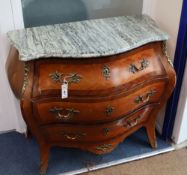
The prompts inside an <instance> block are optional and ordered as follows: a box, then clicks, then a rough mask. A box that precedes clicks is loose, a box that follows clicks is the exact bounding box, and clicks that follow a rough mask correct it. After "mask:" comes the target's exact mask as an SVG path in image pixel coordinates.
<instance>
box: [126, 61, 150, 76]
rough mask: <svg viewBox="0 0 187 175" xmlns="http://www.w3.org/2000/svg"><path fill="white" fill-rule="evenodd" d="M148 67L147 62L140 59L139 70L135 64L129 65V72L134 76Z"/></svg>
mask: <svg viewBox="0 0 187 175" xmlns="http://www.w3.org/2000/svg"><path fill="white" fill-rule="evenodd" d="M148 66H149V61H148V60H146V59H142V60H141V61H140V67H139V68H138V67H137V66H136V65H135V64H130V66H129V71H130V72H131V73H133V74H134V73H136V72H140V71H142V70H144V69H146V68H147V67H148Z"/></svg>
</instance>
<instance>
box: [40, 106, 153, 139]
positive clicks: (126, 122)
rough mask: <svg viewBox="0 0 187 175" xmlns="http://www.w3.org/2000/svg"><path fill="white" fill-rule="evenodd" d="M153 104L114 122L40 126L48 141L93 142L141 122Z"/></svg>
mask: <svg viewBox="0 0 187 175" xmlns="http://www.w3.org/2000/svg"><path fill="white" fill-rule="evenodd" d="M152 109H153V106H151V105H150V106H147V107H145V108H142V109H141V110H139V111H137V112H135V113H134V114H131V115H129V116H126V117H124V118H122V119H120V120H116V121H115V122H109V123H105V124H98V125H82V124H81V125H78V124H76V125H70V124H59V125H50V126H45V127H42V130H41V131H42V132H43V133H44V135H45V137H46V140H48V141H50V142H61V141H64V142H65V141H68V142H69V141H72V142H73V141H78V142H87V141H89V142H95V141H103V140H107V139H110V138H113V137H117V136H119V135H121V134H123V133H124V132H126V131H128V130H130V129H131V128H132V127H137V125H140V124H143V122H145V121H146V120H147V118H148V117H149V115H150V113H151V111H152Z"/></svg>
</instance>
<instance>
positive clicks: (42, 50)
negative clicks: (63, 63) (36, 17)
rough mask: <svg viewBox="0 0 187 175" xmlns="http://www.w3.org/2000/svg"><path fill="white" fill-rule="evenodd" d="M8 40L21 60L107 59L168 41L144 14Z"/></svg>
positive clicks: (12, 35) (30, 31)
mask: <svg viewBox="0 0 187 175" xmlns="http://www.w3.org/2000/svg"><path fill="white" fill-rule="evenodd" d="M8 37H9V39H10V41H11V43H12V44H13V46H14V47H16V48H17V49H18V51H19V54H20V60H22V61H29V60H34V59H38V58H46V57H59V58H67V59H68V58H89V57H101V56H109V55H114V54H119V53H123V52H126V51H129V50H131V49H134V48H137V47H139V46H142V45H144V44H147V43H150V42H154V41H162V40H167V39H168V35H167V34H166V33H165V32H163V31H162V30H160V29H159V28H158V27H157V25H156V23H155V22H154V21H153V20H152V19H151V18H150V17H148V16H146V15H141V16H120V17H112V18H105V19H95V20H86V21H80V22H71V23H64V24H55V25H48V26H41V27H33V28H26V29H23V30H16V31H11V32H8Z"/></svg>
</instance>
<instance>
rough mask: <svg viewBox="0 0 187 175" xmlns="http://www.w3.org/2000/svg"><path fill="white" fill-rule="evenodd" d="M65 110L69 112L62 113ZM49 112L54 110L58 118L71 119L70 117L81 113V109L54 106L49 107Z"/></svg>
mask: <svg viewBox="0 0 187 175" xmlns="http://www.w3.org/2000/svg"><path fill="white" fill-rule="evenodd" d="M63 111H64V112H67V114H61V113H62V112H63ZM49 112H52V113H53V114H55V116H56V118H57V119H59V120H62V119H69V118H71V117H73V116H75V115H76V114H78V113H80V111H78V110H75V109H73V108H70V109H69V108H67V109H63V108H57V107H53V108H51V109H49Z"/></svg>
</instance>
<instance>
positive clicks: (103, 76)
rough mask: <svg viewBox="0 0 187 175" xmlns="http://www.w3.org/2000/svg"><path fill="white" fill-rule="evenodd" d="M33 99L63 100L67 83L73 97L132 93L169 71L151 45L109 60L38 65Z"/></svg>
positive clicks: (72, 60) (53, 61)
mask: <svg viewBox="0 0 187 175" xmlns="http://www.w3.org/2000/svg"><path fill="white" fill-rule="evenodd" d="M35 64H36V72H35V80H34V93H33V97H36V96H39V95H58V96H60V93H61V91H60V89H61V84H62V82H63V80H64V79H66V80H67V81H69V96H70V97H71V96H98V94H99V95H100V96H105V95H111V94H115V93H117V91H118V90H123V91H125V90H128V89H129V88H132V87H134V86H137V85H138V84H141V83H143V82H145V81H149V80H151V79H152V78H155V77H158V76H165V70H164V68H163V66H162V64H161V62H160V59H159V57H158V56H157V53H156V51H155V50H154V48H153V47H151V44H150V45H149V46H143V47H141V48H138V49H134V50H133V51H130V52H128V53H125V54H121V55H118V56H111V57H109V58H106V59H100V58H97V59H85V60H83V59H81V61H80V60H79V59H68V60H67V59H60V60H59V59H58V60H56V59H51V60H40V61H36V63H35Z"/></svg>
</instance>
